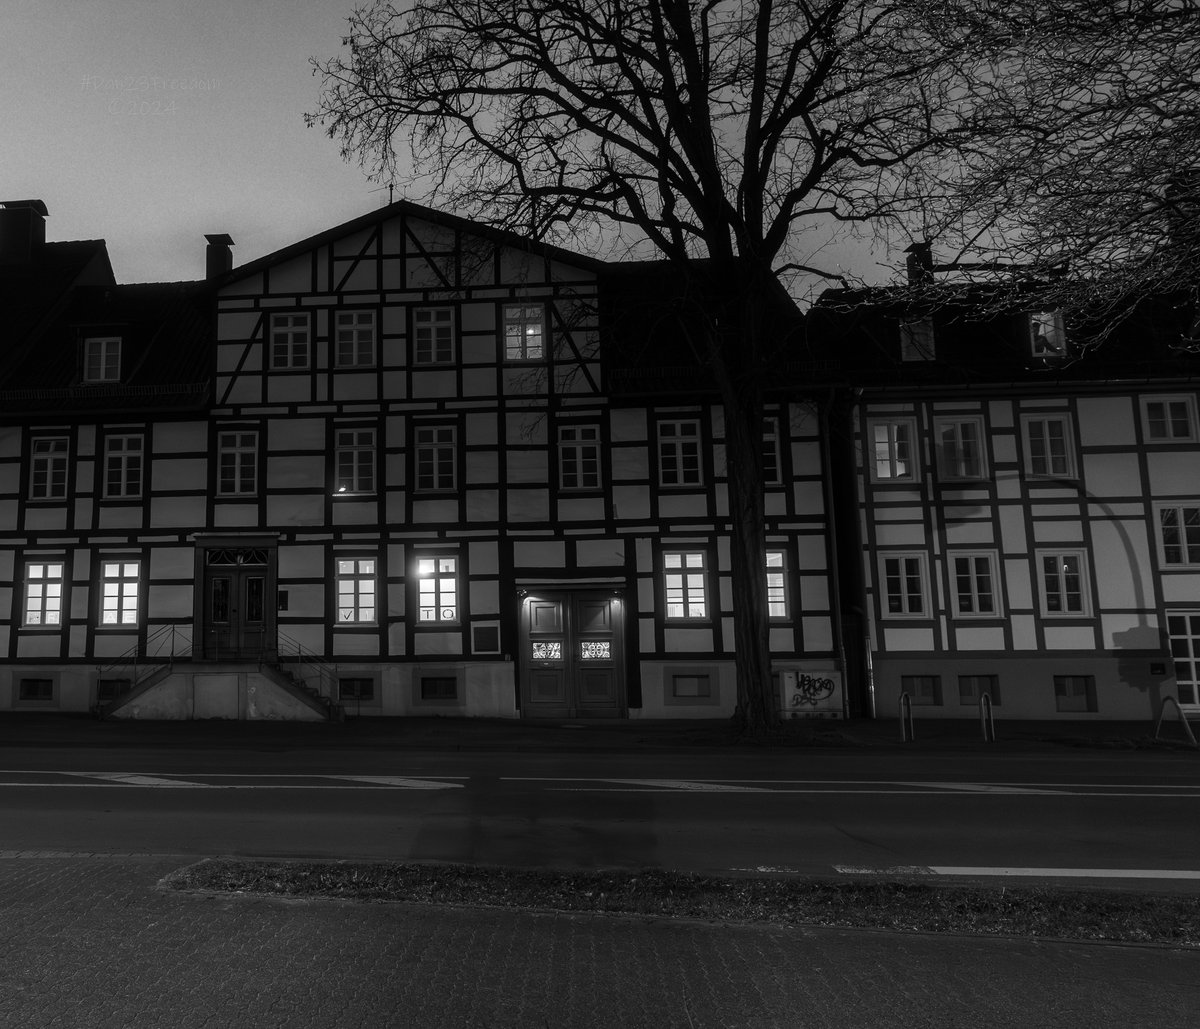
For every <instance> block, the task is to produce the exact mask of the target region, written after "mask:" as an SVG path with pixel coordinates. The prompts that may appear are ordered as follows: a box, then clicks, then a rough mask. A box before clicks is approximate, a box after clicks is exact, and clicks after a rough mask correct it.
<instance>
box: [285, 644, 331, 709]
mask: <svg viewBox="0 0 1200 1029" xmlns="http://www.w3.org/2000/svg"><path fill="white" fill-rule="evenodd" d="M277 636H278V639H279V643H278V646H277V648H276V655H277V660H278V664H279V667H280V668H282V667H283V666H284V662H285V661H289V662H294V663H295V665H296V669H297V671H300V672H301V674H300V675H298V676H294V678H296V679H298V681H300V682H302V683H304V684H305V685H308V683H309V680H310V679H315V680H316V687H315V688H316V691H317V693H318V695H320V696H321V697H324V698H325V699H326V700H328V701H329V703H330V704H335V703H337V679H338V671H337V665H336V664H331V663H330V662H328V661H325V660H323V659H321V658H320V657H318V656H317V655H316V654H314V653H312V652H311V651H309V650H307V649H305V647H304V645H303V644H302V643H301V642H300V641H299V640H296V639H293V638H292V637H291V636H289V635H288V634H287V633H285V632H282V631H278V632H277ZM305 669H308V670H309V671H305Z"/></svg>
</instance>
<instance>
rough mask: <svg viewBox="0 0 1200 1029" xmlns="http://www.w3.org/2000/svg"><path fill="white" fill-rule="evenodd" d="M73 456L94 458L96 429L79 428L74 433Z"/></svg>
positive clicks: (90, 427)
mask: <svg viewBox="0 0 1200 1029" xmlns="http://www.w3.org/2000/svg"><path fill="white" fill-rule="evenodd" d="M114 428H115V426H114ZM75 456H76V457H95V456H96V427H95V426H94V425H81V426H79V430H78V431H77V432H76V433H75Z"/></svg>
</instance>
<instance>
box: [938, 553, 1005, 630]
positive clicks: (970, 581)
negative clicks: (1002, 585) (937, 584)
mask: <svg viewBox="0 0 1200 1029" xmlns="http://www.w3.org/2000/svg"><path fill="white" fill-rule="evenodd" d="M950 574H951V577H952V582H951V585H952V588H953V594H954V613H955V614H957V615H959V616H960V617H964V616H966V617H969V616H973V615H986V616H989V617H990V616H993V615H996V614H997V613H998V607H997V604H998V601H997V597H996V555H995V554H990V553H989V554H953V555H951V557H950Z"/></svg>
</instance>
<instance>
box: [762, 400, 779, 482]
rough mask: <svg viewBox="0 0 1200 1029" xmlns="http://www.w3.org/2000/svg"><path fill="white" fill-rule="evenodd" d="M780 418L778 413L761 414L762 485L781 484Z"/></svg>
mask: <svg viewBox="0 0 1200 1029" xmlns="http://www.w3.org/2000/svg"><path fill="white" fill-rule="evenodd" d="M780 424H781V421H780V418H779V416H778V415H773V414H767V415H763V438H762V459H763V485H764V486H782V485H783V451H782V446H781V433H780Z"/></svg>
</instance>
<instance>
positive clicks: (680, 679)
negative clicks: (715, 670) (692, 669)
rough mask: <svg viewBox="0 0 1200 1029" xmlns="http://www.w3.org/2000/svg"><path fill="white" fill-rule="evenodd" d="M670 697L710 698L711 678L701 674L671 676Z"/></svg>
mask: <svg viewBox="0 0 1200 1029" xmlns="http://www.w3.org/2000/svg"><path fill="white" fill-rule="evenodd" d="M671 696H672V697H711V696H712V676H711V675H702V674H690V675H672V676H671Z"/></svg>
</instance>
